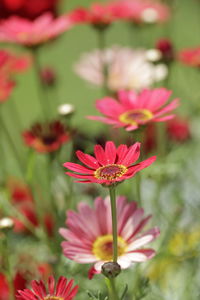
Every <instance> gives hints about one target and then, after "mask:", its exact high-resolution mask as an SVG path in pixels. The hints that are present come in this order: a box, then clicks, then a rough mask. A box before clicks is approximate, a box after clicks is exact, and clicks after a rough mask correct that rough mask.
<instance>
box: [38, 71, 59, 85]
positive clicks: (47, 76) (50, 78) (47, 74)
mask: <svg viewBox="0 0 200 300" xmlns="http://www.w3.org/2000/svg"><path fill="white" fill-rule="evenodd" d="M40 76H41V80H42V82H43V83H44V84H45V85H48V86H52V85H54V84H55V83H56V74H55V71H54V69H53V68H51V67H46V68H44V69H42V71H41V74H40Z"/></svg>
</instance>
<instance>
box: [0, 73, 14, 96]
mask: <svg viewBox="0 0 200 300" xmlns="http://www.w3.org/2000/svg"><path fill="white" fill-rule="evenodd" d="M14 87H15V82H14V81H13V80H11V79H9V78H8V77H7V76H2V75H1V74H0V102H5V101H6V100H8V98H9V97H10V95H11V93H12V91H13V88H14Z"/></svg>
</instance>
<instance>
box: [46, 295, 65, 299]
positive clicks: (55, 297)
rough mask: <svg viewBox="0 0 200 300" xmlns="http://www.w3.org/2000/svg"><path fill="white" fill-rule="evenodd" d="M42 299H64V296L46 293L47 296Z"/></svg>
mask: <svg viewBox="0 0 200 300" xmlns="http://www.w3.org/2000/svg"><path fill="white" fill-rule="evenodd" d="M44 300H64V298H63V297H58V296H50V295H48V296H46V297H44Z"/></svg>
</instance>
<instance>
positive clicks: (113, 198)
mask: <svg viewBox="0 0 200 300" xmlns="http://www.w3.org/2000/svg"><path fill="white" fill-rule="evenodd" d="M109 192H110V203H111V213H112V234H113V262H117V257H118V243H117V238H118V233H117V207H116V191H115V187H114V186H111V187H110V188H109Z"/></svg>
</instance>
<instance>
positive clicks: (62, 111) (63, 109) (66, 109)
mask: <svg viewBox="0 0 200 300" xmlns="http://www.w3.org/2000/svg"><path fill="white" fill-rule="evenodd" d="M74 111H75V107H74V105H72V104H70V103H64V104H61V105H59V106H58V113H59V115H61V116H67V115H70V114H72V113H73V112H74Z"/></svg>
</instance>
